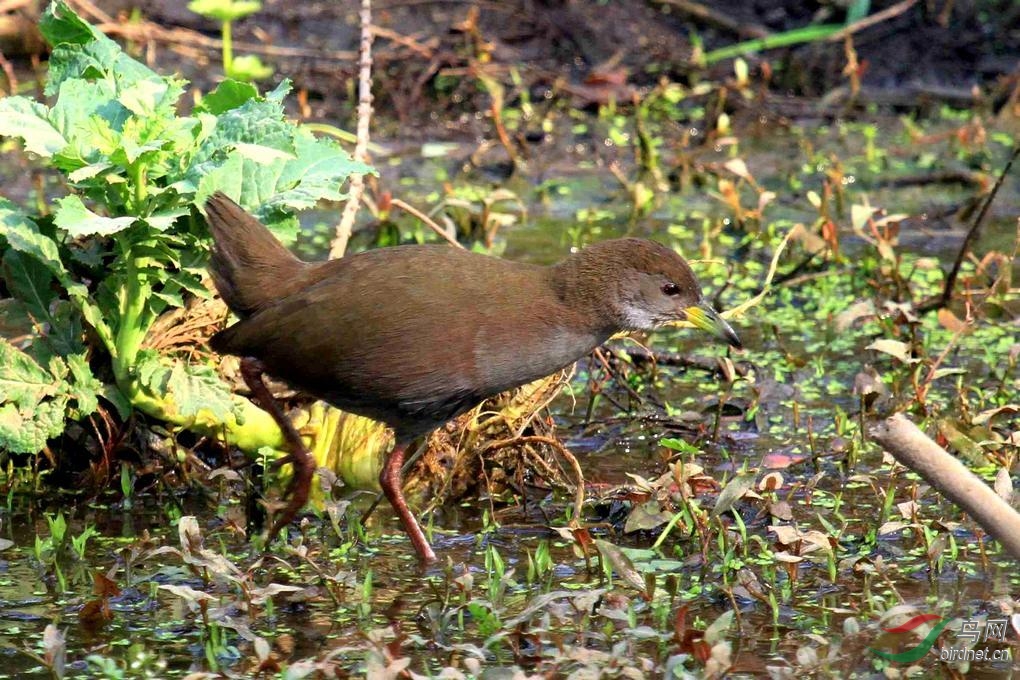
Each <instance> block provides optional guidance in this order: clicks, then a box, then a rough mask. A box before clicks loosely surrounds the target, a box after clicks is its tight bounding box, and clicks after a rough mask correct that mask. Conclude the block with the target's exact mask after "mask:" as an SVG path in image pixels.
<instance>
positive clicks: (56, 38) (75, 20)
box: [39, 0, 105, 45]
mask: <svg viewBox="0 0 1020 680" xmlns="http://www.w3.org/2000/svg"><path fill="white" fill-rule="evenodd" d="M39 32H40V33H42V35H43V37H44V38H45V39H46V42H48V43H49V44H50V45H59V44H61V43H71V44H73V45H85V44H87V43H90V42H92V41H94V40H98V39H100V38H103V37H105V36H103V34H102V33H101V32H100V31H99V30H97V29H95V28H93V27H92V26H91V25H90V24H89V23H87V22H85V21H83V20H82V19H81V18H80V17H79V16H78V15H77V14H75V13H74V10H72V9H71V8H70V7H68V6H67V3H65V2H64V0H54V1H53V2H51V3H50V5H49V7H47V8H46V12H44V13H43V16H42V18H40V19H39Z"/></svg>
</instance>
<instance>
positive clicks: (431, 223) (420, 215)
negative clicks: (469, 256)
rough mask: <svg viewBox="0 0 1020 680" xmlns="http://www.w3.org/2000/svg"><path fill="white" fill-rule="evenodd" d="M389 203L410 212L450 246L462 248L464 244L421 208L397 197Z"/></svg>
mask: <svg viewBox="0 0 1020 680" xmlns="http://www.w3.org/2000/svg"><path fill="white" fill-rule="evenodd" d="M390 205H392V206H393V207H394V208H400V209H401V210H403V211H404V212H406V213H408V214H410V215H411V216H413V217H417V218H418V219H419V220H421V221H422V222H424V223H425V226H426V227H428V228H429V229H431V230H432V231H434V232H436V234H438V235H439V236H440V237H442V238H443V239H444V240H445V241H446V242H447V243H449V244H450V245H451V246H456V247H457V248H462V249H463V248H464V246H463V245H461V243H460V242H459V241H457V239H455V238H453V237H452V236H450V235H449V234H448V233H447V232H446V230H445V229H443V228H442V227H441V226H439V225H438V224H436V221H435V220H434V219H432V218H431V217H429V216H428V215H426V214H425V213H423V212H422V211H421V210H418V209H417V208H415V207H414V206H413V205H411V204H409V203H405V202H404V201H402V200H400V199H399V198H394V199H393V200H392V201H390Z"/></svg>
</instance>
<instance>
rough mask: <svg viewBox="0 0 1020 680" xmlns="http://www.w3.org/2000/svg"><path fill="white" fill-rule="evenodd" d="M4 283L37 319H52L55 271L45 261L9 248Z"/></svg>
mask: <svg viewBox="0 0 1020 680" xmlns="http://www.w3.org/2000/svg"><path fill="white" fill-rule="evenodd" d="M3 276H4V283H6V284H7V290H8V291H9V292H10V294H11V296H12V297H14V298H16V299H18V300H21V302H22V303H24V305H25V308H26V309H27V310H28V313H29V314H31V315H32V316H33V317H35V319H36V320H37V321H43V322H47V321H49V320H50V305H51V304H52V303H53V299H54V297H56V296H55V295H54V294H53V289H52V284H53V272H51V271H50V270H49V268H48V267H46V266H45V265H44V264H43V263H41V262H39V261H38V260H36V259H35V258H33V257H30V256H28V255H26V254H25V253H22V252H19V251H17V250H13V249H11V250H8V251H7V252H6V253H4V256H3Z"/></svg>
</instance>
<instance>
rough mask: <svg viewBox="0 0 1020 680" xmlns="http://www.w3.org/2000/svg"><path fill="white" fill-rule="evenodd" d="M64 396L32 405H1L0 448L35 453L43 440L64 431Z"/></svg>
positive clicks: (43, 445)
mask: <svg viewBox="0 0 1020 680" xmlns="http://www.w3.org/2000/svg"><path fill="white" fill-rule="evenodd" d="M66 405H67V397H64V396H61V397H57V398H55V399H51V400H48V401H44V402H42V403H40V404H38V405H36V406H35V407H33V408H19V407H18V406H17V405H16V404H12V403H5V404H2V405H0V449H5V450H7V451H10V452H12V453H38V452H39V451H42V450H43V448H45V447H46V442H48V441H49V440H50V439H52V438H54V437H57V436H59V435H60V433H61V432H63V431H64V415H65V411H66Z"/></svg>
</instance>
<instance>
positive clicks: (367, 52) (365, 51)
mask: <svg viewBox="0 0 1020 680" xmlns="http://www.w3.org/2000/svg"><path fill="white" fill-rule="evenodd" d="M360 19H361V44H360V45H359V48H358V55H359V56H358V142H357V144H355V146H354V160H356V161H364V160H365V158H366V156H367V155H368V135H369V127H370V124H371V121H372V39H373V33H372V0H361V12H360ZM348 183H349V184H350V187H351V190H350V192H348V194H347V203H346V204H345V205H344V212H343V215H341V216H340V223H339V224H337V227H336V234H335V235H334V237H333V243H331V244H330V247H329V257H330V259H335V258H338V257H343V254H344V253H345V252H346V251H347V242H348V241H349V240H350V238H351V230H352V229H353V228H354V218H355V217H357V215H358V205H359V204H360V203H361V195H362V194H363V193H364V192H365V178H364V177H363V176H362V175H361V174H360V173H355V174H353V175H351V177H350V179H349V180H348Z"/></svg>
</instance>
